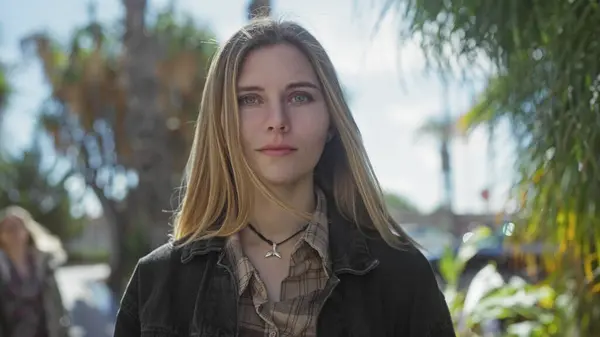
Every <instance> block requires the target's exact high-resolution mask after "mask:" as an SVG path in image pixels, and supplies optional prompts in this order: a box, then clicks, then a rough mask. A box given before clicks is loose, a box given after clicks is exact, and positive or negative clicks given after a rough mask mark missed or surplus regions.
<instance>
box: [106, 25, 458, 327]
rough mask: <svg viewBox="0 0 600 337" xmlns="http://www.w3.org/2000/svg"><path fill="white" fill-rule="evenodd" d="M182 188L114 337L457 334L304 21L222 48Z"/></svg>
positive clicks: (268, 28)
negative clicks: (389, 206) (170, 229)
mask: <svg viewBox="0 0 600 337" xmlns="http://www.w3.org/2000/svg"><path fill="white" fill-rule="evenodd" d="M186 177H187V178H186V182H185V194H184V196H183V200H182V203H181V206H180V209H179V211H178V213H177V216H176V219H175V228H174V241H173V242H170V243H168V244H166V245H164V246H162V247H160V248H158V249H157V250H155V251H154V252H152V253H150V254H149V255H148V256H146V257H144V258H142V259H141V260H140V261H139V263H138V265H137V267H136V269H135V271H134V273H133V276H132V277H131V280H130V282H129V285H128V287H127V290H126V292H125V294H124V296H123V298H122V301H121V308H120V311H119V314H118V317H117V323H116V331H115V336H117V337H125V336H127V337H132V336H257V337H258V336H261V337H262V336H270V337H275V336H407V337H408V336H410V337H429V336H431V337H447V336H454V331H453V327H452V322H451V319H450V315H449V313H448V309H447V306H446V303H445V301H444V297H443V295H442V294H441V292H440V291H439V289H438V286H437V283H436V280H435V277H434V274H433V272H432V270H431V268H430V266H429V264H428V261H427V260H426V259H425V258H424V257H423V255H422V254H421V253H420V252H419V251H418V250H417V249H416V248H415V247H414V245H413V244H412V242H411V240H410V239H409V238H408V237H407V236H406V234H405V233H404V232H403V231H402V230H401V229H400V228H399V227H398V226H397V225H396V223H394V221H393V220H392V218H391V217H390V215H389V213H388V212H387V211H386V208H385V206H384V201H383V198H382V193H381V190H380V187H379V185H378V182H377V180H376V178H375V175H374V173H373V170H372V168H371V165H370V163H369V160H368V158H367V154H366V151H365V149H364V146H363V143H362V140H361V137H360V133H359V130H358V127H357V126H356V123H355V122H354V120H353V118H352V115H351V113H350V110H349V108H348V105H347V103H346V101H345V99H344V96H343V93H342V89H341V86H340V83H339V81H338V79H337V76H336V73H335V70H334V67H333V65H332V63H331V61H330V59H329V58H328V56H327V54H326V53H325V50H324V49H323V47H322V46H321V45H320V44H319V42H318V41H317V40H316V39H315V38H314V37H313V36H312V35H311V34H310V33H308V32H307V31H306V30H305V29H304V28H302V27H300V26H299V25H297V24H294V23H291V22H276V21H272V20H263V21H255V22H253V23H251V24H249V25H248V26H246V27H244V28H242V29H241V30H239V31H238V32H237V33H235V34H234V35H233V36H232V37H231V38H230V39H229V40H228V41H227V42H225V44H224V45H223V46H222V48H221V49H220V51H219V52H218V54H217V55H216V56H215V57H214V59H213V61H212V64H211V67H210V70H209V75H208V78H207V82H206V87H205V91H204V96H203V100H202V105H201V108H200V114H199V116H198V121H197V126H196V134H195V139H194V145H193V147H192V150H191V154H190V158H189V162H188V167H187V172H186Z"/></svg>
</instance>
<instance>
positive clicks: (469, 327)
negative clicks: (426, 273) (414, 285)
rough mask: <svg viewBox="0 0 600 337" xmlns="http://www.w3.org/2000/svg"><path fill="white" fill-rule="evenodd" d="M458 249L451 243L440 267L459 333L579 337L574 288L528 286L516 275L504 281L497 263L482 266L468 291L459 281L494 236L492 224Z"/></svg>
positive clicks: (472, 336)
mask: <svg viewBox="0 0 600 337" xmlns="http://www.w3.org/2000/svg"><path fill="white" fill-rule="evenodd" d="M471 233H472V235H471V236H470V237H469V239H468V240H466V241H465V242H463V243H462V244H461V245H460V246H459V248H458V250H457V251H456V252H455V251H454V250H453V249H452V248H451V247H448V248H447V249H446V251H445V253H444V254H443V256H442V258H441V260H440V265H439V270H440V274H441V276H442V279H443V280H444V282H445V289H444V295H445V297H446V301H447V302H448V307H449V309H450V312H451V315H452V318H453V321H454V323H455V329H456V332H457V335H458V336H461V337H475V336H523V337H525V336H535V337H552V336H577V332H576V325H575V321H574V320H573V317H572V315H571V312H572V310H573V307H572V303H573V302H572V301H571V297H572V296H573V293H572V287H571V288H570V289H565V290H562V291H559V290H558V289H556V288H553V287H551V286H549V285H548V284H537V285H533V284H529V283H527V282H526V281H525V280H524V279H523V278H520V277H518V276H512V277H511V278H510V279H509V280H508V282H505V280H504V278H505V276H503V275H501V274H500V272H499V271H498V270H497V269H496V266H495V265H494V264H492V263H490V264H488V265H487V266H485V267H483V268H482V269H480V270H479V271H478V272H477V274H476V275H475V276H474V277H473V279H472V280H471V283H470V285H469V287H468V288H467V289H460V287H459V279H460V278H461V276H462V274H463V272H465V267H466V266H467V263H468V262H469V260H470V259H472V258H473V257H474V256H475V255H476V254H477V252H478V250H479V249H480V248H479V247H481V246H483V245H482V244H483V242H485V240H486V239H488V238H490V237H491V235H492V231H491V230H490V228H489V227H478V228H475V229H474V230H473V231H472V232H471Z"/></svg>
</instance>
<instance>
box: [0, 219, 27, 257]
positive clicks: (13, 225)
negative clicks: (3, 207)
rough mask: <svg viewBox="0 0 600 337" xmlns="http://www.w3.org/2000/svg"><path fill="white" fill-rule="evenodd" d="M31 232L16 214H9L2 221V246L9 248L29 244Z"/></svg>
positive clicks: (0, 236)
mask: <svg viewBox="0 0 600 337" xmlns="http://www.w3.org/2000/svg"><path fill="white" fill-rule="evenodd" d="M28 239H29V233H27V229H25V226H24V225H23V221H22V220H21V219H19V218H17V217H14V216H8V217H7V218H5V219H4V220H3V221H2V222H0V247H6V249H7V250H10V249H11V248H16V247H23V246H24V245H27V240H28Z"/></svg>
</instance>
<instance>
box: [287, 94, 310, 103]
mask: <svg viewBox="0 0 600 337" xmlns="http://www.w3.org/2000/svg"><path fill="white" fill-rule="evenodd" d="M290 101H291V102H292V103H293V104H301V103H308V102H311V101H312V96H310V95H309V94H304V93H298V94H294V95H292V97H291V99H290Z"/></svg>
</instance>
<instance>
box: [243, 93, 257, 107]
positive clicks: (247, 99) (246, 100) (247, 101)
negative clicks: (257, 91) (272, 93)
mask: <svg viewBox="0 0 600 337" xmlns="http://www.w3.org/2000/svg"><path fill="white" fill-rule="evenodd" d="M258 103H260V101H259V99H258V97H257V96H256V95H246V96H242V97H240V98H238V104H239V105H255V104H258Z"/></svg>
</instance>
